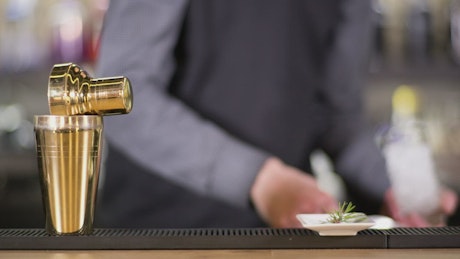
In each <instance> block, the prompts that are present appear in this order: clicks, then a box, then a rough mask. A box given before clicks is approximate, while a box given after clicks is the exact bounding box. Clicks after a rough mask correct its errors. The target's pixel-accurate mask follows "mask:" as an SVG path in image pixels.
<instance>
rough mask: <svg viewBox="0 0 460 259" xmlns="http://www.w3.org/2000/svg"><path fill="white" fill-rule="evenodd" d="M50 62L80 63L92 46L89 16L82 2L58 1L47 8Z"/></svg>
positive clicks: (73, 0) (75, 0)
mask: <svg viewBox="0 0 460 259" xmlns="http://www.w3.org/2000/svg"><path fill="white" fill-rule="evenodd" d="M49 14H50V15H49V17H50V19H51V20H50V27H51V61H52V62H53V63H62V62H82V61H85V59H86V57H87V53H88V51H89V48H90V46H91V44H92V42H91V39H90V37H91V33H90V30H89V28H90V27H89V20H88V19H89V18H90V17H89V16H88V15H87V10H86V7H85V5H84V4H83V3H82V1H78V0H60V1H56V2H54V3H53V5H51V6H50V7H49Z"/></svg>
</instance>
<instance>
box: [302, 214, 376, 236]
mask: <svg viewBox="0 0 460 259" xmlns="http://www.w3.org/2000/svg"><path fill="white" fill-rule="evenodd" d="M328 217H329V214H297V219H298V220H299V221H300V223H302V226H304V227H305V228H308V229H311V230H314V231H317V232H318V233H319V235H320V236H355V235H356V234H357V233H358V231H360V230H363V229H367V228H370V227H372V226H373V225H374V224H375V222H374V221H373V220H371V219H369V218H367V219H365V220H363V221H360V222H356V223H328V222H327V219H328Z"/></svg>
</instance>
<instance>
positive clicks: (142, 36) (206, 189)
mask: <svg viewBox="0 0 460 259" xmlns="http://www.w3.org/2000/svg"><path fill="white" fill-rule="evenodd" d="M186 8H187V1H185V0H157V1H152V0H130V1H122V0H112V1H110V6H109V9H108V11H107V14H106V16H105V21H104V28H103V32H102V36H101V37H102V38H101V45H100V54H99V59H98V64H97V68H96V71H97V72H96V74H97V75H98V76H100V77H105V76H118V75H123V76H126V77H128V78H129V79H130V81H131V85H132V88H133V109H132V112H131V113H130V114H127V115H123V116H112V117H110V116H109V117H106V118H105V119H104V124H105V125H104V130H105V136H106V137H107V139H108V141H110V142H111V143H112V144H113V145H115V146H117V147H118V148H120V149H121V150H123V151H124V152H125V153H126V154H127V155H128V156H129V157H130V158H131V159H133V160H134V161H135V162H137V163H139V164H140V165H142V166H144V167H146V168H148V169H150V170H151V171H152V172H155V173H158V174H160V175H161V176H163V177H165V178H166V179H169V180H171V181H174V182H176V183H178V184H180V185H182V186H185V187H187V188H190V189H192V190H194V191H197V192H199V193H202V194H205V195H210V196H214V197H217V198H219V199H222V200H224V201H227V202H229V203H231V204H235V205H238V206H249V202H248V201H249V192H250V188H251V186H252V184H253V182H254V179H255V176H256V174H257V173H258V171H259V169H260V167H261V166H262V164H263V162H264V161H265V160H266V158H267V157H268V154H265V153H264V152H263V151H261V150H259V149H257V148H255V147H252V146H250V145H248V144H246V143H243V142H242V141H240V140H238V139H236V138H235V137H233V136H231V135H230V134H228V133H227V132H225V131H224V130H223V129H222V128H220V127H218V126H217V125H216V124H214V123H213V122H211V121H208V120H206V119H204V118H203V117H201V116H200V114H198V113H196V112H195V111H194V110H191V109H190V108H189V107H188V106H186V105H185V104H184V103H183V102H181V101H180V100H178V99H177V98H175V97H173V96H171V95H169V94H168V90H167V88H168V85H169V83H170V81H171V79H172V75H173V73H174V70H175V62H174V46H175V44H176V42H177V39H178V37H179V34H180V30H181V26H182V22H183V19H184V15H185V12H186ZM107 177H110V172H107Z"/></svg>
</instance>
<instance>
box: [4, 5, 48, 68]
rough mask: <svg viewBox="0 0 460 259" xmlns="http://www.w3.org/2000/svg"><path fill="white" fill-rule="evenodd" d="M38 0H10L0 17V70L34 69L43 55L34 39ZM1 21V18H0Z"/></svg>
mask: <svg viewBox="0 0 460 259" xmlns="http://www.w3.org/2000/svg"><path fill="white" fill-rule="evenodd" d="M36 7H37V0H9V1H7V2H6V4H5V9H4V13H3V14H2V16H0V17H1V18H0V19H1V20H3V22H4V24H3V26H0V29H1V31H0V35H1V36H0V65H1V67H0V68H1V70H2V71H7V72H18V71H24V70H28V69H31V68H35V67H36V66H38V64H40V62H41V61H42V60H43V59H44V58H45V54H44V53H43V51H42V50H43V46H41V45H40V42H39V41H38V40H37V32H36V27H35V26H36V23H37V21H36V16H35V14H36V13H35V11H36ZM1 20H0V21H1Z"/></svg>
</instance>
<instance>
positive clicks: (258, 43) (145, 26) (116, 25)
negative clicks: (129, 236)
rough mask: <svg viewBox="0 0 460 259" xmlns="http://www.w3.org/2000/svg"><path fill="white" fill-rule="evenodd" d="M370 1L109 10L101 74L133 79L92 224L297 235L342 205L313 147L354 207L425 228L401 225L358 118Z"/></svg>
mask: <svg viewBox="0 0 460 259" xmlns="http://www.w3.org/2000/svg"><path fill="white" fill-rule="evenodd" d="M370 4H371V1H360V0H347V1H345V0H344V1H336V0H323V1H314V0H311V1H294V0H293V1H279V0H263V1H262V0H260V1H257V0H254V1H246V0H232V1H225V0H193V1H186V0H156V1H153V0H135V1H122V0H112V1H110V7H109V9H108V12H107V14H106V17H105V23H104V29H103V33H102V38H101V45H100V56H99V60H98V66H97V73H98V76H101V77H102V76H110V75H114V74H120V75H124V76H126V77H128V78H129V79H130V80H131V82H132V86H133V96H134V106H133V110H132V112H131V114H129V115H127V116H116V117H111V118H106V120H105V125H106V127H105V129H106V137H107V143H108V146H109V148H108V153H107V155H108V157H107V159H106V166H105V169H106V174H105V177H104V179H105V181H104V183H103V184H102V186H103V187H102V193H101V199H100V207H99V208H98V215H99V216H100V217H99V218H98V220H97V223H99V224H100V225H104V226H116V227H257V226H272V227H299V226H300V224H299V222H298V221H297V220H296V218H295V215H296V214H298V213H327V212H330V211H331V210H333V209H336V208H337V206H338V201H337V200H336V198H334V197H333V196H331V195H330V194H328V193H326V192H325V191H323V190H321V189H320V188H319V187H318V184H317V181H316V179H315V178H314V176H313V175H312V174H311V173H310V172H311V168H310V164H309V156H310V154H311V153H312V152H313V151H315V150H319V149H320V150H323V151H324V152H325V153H326V154H327V155H328V156H329V157H330V158H331V159H332V161H333V165H334V170H335V171H336V172H337V173H338V174H339V175H340V177H341V178H342V179H343V181H344V183H345V187H346V191H347V196H346V198H345V199H346V200H347V201H352V202H353V203H354V204H355V205H356V208H357V209H358V210H360V211H363V212H365V213H368V214H374V213H383V212H385V213H387V214H388V215H389V216H391V217H393V218H395V219H397V220H398V221H399V222H400V223H401V224H405V225H408V226H427V225H428V223H427V221H425V219H424V218H423V217H421V216H420V215H414V214H411V215H400V213H399V210H398V206H397V204H396V203H395V201H394V198H393V195H392V192H391V186H390V183H389V180H388V176H387V173H386V167H385V162H384V159H383V157H382V155H381V152H380V151H379V149H378V148H377V147H376V146H375V144H374V141H373V135H372V134H371V133H370V132H369V131H368V129H367V126H366V122H365V120H364V116H363V100H362V95H361V94H362V92H361V88H362V87H363V84H364V79H365V75H366V72H367V60H368V54H369V49H370V48H369V47H370V43H371V41H370V39H371V34H372V33H371V32H372V23H371V9H370ZM441 196H442V198H441V202H440V205H439V208H440V211H441V212H442V213H445V214H450V213H452V212H453V211H454V210H455V206H456V195H455V194H454V193H453V192H451V191H450V190H446V191H444V192H443V195H441Z"/></svg>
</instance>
